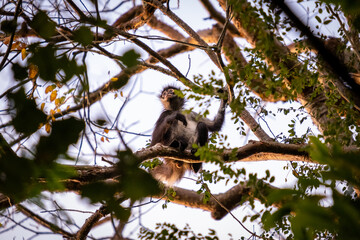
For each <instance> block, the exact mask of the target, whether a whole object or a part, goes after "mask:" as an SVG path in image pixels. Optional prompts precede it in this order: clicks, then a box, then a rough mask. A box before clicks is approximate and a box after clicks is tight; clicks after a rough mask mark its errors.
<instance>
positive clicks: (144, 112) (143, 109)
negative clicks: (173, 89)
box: [0, 0, 311, 239]
mask: <svg viewBox="0 0 360 240" xmlns="http://www.w3.org/2000/svg"><path fill="white" fill-rule="evenodd" d="M178 2H179V4H180V8H179V9H177V4H178ZM213 2H214V1H213ZM215 5H216V3H215ZM126 6H130V5H129V4H128V5H126ZM171 8H172V10H173V11H174V12H175V13H176V14H178V15H179V16H180V17H181V18H182V19H183V20H184V21H185V22H187V23H189V25H190V26H191V27H192V28H193V29H195V30H200V29H206V28H209V27H211V25H212V24H213V23H214V21H212V20H207V21H204V20H203V19H204V18H207V17H208V14H207V12H206V11H205V10H204V9H203V7H202V6H201V4H200V3H199V2H198V1H184V0H183V1H171ZM305 13H306V12H304V14H305ZM104 17H107V18H113V16H104ZM110 22H111V21H110ZM170 24H171V25H173V24H172V23H170ZM148 30H149V28H145V29H142V30H139V31H138V32H137V34H144V35H146V34H148V32H147V31H148ZM150 33H151V34H154V35H160V34H159V33H157V32H154V31H152V32H150ZM184 35H186V34H184ZM238 41H239V42H241V41H240V40H238ZM144 42H146V41H145V40H144ZM150 46H151V47H153V48H154V49H161V48H165V47H167V46H169V43H164V42H162V41H157V42H156V41H154V42H151V43H150ZM130 48H132V46H131V45H129V44H128V43H126V42H124V41H119V42H117V43H116V44H113V45H110V46H107V50H109V51H111V52H113V53H116V54H121V53H124V52H126V51H127V50H129V49H130ZM1 50H3V48H2V49H1ZM142 57H143V58H144V59H146V55H145V54H144V53H142ZM170 60H171V62H172V63H173V64H174V65H175V66H176V67H177V68H178V69H179V70H180V71H181V72H182V73H186V72H187V71H188V70H189V73H188V77H189V78H190V79H191V78H192V77H193V76H194V75H197V74H202V75H204V76H207V75H208V74H210V72H211V71H212V70H215V71H216V75H217V76H218V77H223V76H222V75H221V74H220V72H219V71H218V70H217V69H216V67H215V66H214V64H213V63H212V62H211V61H210V60H209V59H208V57H207V56H206V54H205V53H204V52H202V51H192V52H187V53H185V54H181V55H178V56H176V57H174V58H171V59H170ZM87 64H88V75H89V82H90V83H91V87H92V88H91V89H90V90H95V89H97V88H98V87H100V86H101V85H102V84H103V83H105V82H107V81H108V80H109V79H110V78H111V77H112V76H114V75H116V74H117V73H118V72H119V67H118V66H117V64H116V63H114V62H113V61H109V60H108V59H107V58H105V57H101V56H99V55H95V54H91V53H90V54H88V57H87ZM189 67H190V68H189ZM10 74H11V73H10V72H9V71H7V70H3V71H1V72H0V78H1V79H3V80H4V82H5V83H4V84H1V85H0V94H1V93H2V92H4V91H5V89H7V88H8V86H9V85H10V84H11V81H10V78H9V75H10ZM169 83H172V84H175V85H178V86H180V87H183V85H182V84H180V83H179V82H177V81H176V80H174V79H172V78H170V77H168V76H164V75H163V74H161V73H158V72H155V71H152V70H147V71H145V72H143V73H142V74H139V75H137V76H136V77H133V78H132V79H131V81H130V82H129V84H128V85H127V86H126V87H125V88H124V89H123V90H122V91H123V97H121V96H120V94H119V92H114V93H110V94H108V95H107V96H105V97H104V99H103V100H102V101H101V104H100V103H96V104H94V106H92V107H91V116H92V117H94V119H96V118H98V117H102V118H108V119H110V120H114V119H115V118H116V116H117V113H118V111H119V109H120V108H121V107H122V104H123V103H124V101H125V99H126V97H129V99H130V101H129V102H128V103H127V104H126V106H125V107H124V109H123V112H122V113H121V115H120V117H119V121H118V123H119V125H117V128H119V129H126V130H127V131H133V132H136V133H141V134H145V135H147V136H143V137H138V136H134V135H131V134H124V135H123V136H124V138H125V142H127V143H128V146H129V147H130V148H131V149H132V150H133V151H137V150H139V149H141V148H144V147H145V146H146V144H147V143H148V142H149V140H150V137H149V136H148V135H151V132H152V129H153V126H154V124H155V122H156V120H157V118H158V116H159V115H160V113H161V111H162V106H161V103H160V101H159V100H158V97H157V95H158V94H159V93H160V91H161V89H162V87H163V86H165V85H168V84H169ZM116 94H117V96H115V95H116ZM39 97H40V101H39V102H41V101H42V100H43V101H48V99H47V97H48V96H44V95H43V94H42V93H39ZM41 98H43V99H41ZM219 104H220V101H219V100H213V101H212V104H211V106H210V108H209V111H210V118H212V117H213V116H214V114H215V113H216V111H217V108H218V106H219ZM47 106H48V109H50V107H51V105H47ZM287 106H289V104H285V103H279V104H267V105H266V108H267V109H270V110H272V111H274V112H277V109H278V108H279V107H287ZM295 106H299V105H298V104H296V103H295ZM186 107H189V108H190V107H194V110H195V111H203V110H204V108H199V107H197V106H196V104H195V103H194V102H192V101H189V102H188V103H187V105H186ZM3 108H6V102H3V101H2V102H0V109H3ZM45 110H46V108H45ZM249 110H250V111H251V112H252V113H254V111H252V110H251V109H249ZM231 117H232V116H231V114H230V112H229V109H227V114H226V120H225V124H224V126H223V129H222V131H221V133H223V134H226V135H227V136H228V140H227V143H228V144H229V147H239V146H242V145H244V144H246V143H247V141H248V140H251V139H253V140H257V139H256V138H255V136H254V135H253V134H252V133H250V134H249V136H248V137H244V136H242V135H240V134H239V132H238V131H237V130H236V128H237V127H238V125H236V124H233V121H232V120H231ZM293 118H295V116H294V115H289V116H284V117H282V118H281V121H279V120H278V119H275V118H271V117H267V118H266V121H268V122H269V125H270V126H271V131H272V132H273V133H274V135H278V134H280V133H284V134H286V133H287V130H288V129H289V127H287V124H288V123H289V120H290V119H293ZM1 119H2V121H3V122H6V121H5V120H4V116H2V117H1ZM275 120H276V121H275ZM259 123H260V125H261V126H262V127H263V128H264V129H265V130H266V131H267V132H269V131H268V129H267V128H266V125H265V123H264V122H263V121H259ZM306 125H308V126H311V122H308V123H306ZM305 130H306V128H305V129H300V128H299V131H300V133H301V132H302V133H303V132H304V131H305ZM41 133H42V134H46V133H45V131H44V130H41ZM108 136H109V139H110V142H109V143H101V144H99V148H98V149H97V151H98V153H108V152H112V151H113V150H116V149H119V148H123V146H121V145H119V142H118V141H116V140H112V138H117V133H116V132H112V131H110V133H109V134H108ZM90 137H91V136H90ZM97 137H98V136H97ZM99 139H100V138H99V137H98V138H97V140H98V141H99ZM35 140H36V137H34V138H33V139H32V141H35ZM30 142H31V141H30ZM78 151H79V145H77V146H75V147H72V148H71V149H70V153H72V154H73V155H74V156H77V153H78ZM81 151H82V153H81V154H80V156H79V158H80V159H81V160H80V161H79V162H78V164H85V165H94V164H95V163H96V165H107V164H106V163H104V162H102V161H101V160H100V159H101V157H100V156H97V157H94V155H93V153H92V150H91V148H89V146H87V145H86V144H84V145H83V146H82V149H81ZM236 166H237V167H245V168H246V170H247V173H250V172H253V173H258V174H259V177H261V176H264V174H265V170H266V169H271V173H272V174H275V175H276V180H275V182H274V185H275V186H279V187H284V186H287V187H291V186H292V184H293V182H294V180H295V178H294V177H293V176H292V173H291V169H290V170H289V169H285V170H284V167H286V166H288V163H286V162H278V161H267V162H254V163H237V165H236ZM204 168H205V169H215V168H214V166H210V165H207V164H206V165H205V166H204ZM187 177H188V178H190V179H188V178H185V179H183V180H182V181H181V182H180V183H179V184H177V186H179V187H183V188H187V189H192V190H195V191H196V190H197V189H199V188H200V186H199V185H196V184H195V181H194V179H196V176H195V175H187ZM231 186H232V185H231V184H229V185H227V186H226V185H224V184H217V185H211V186H210V189H211V191H212V193H221V192H225V191H226V190H227V189H229V188H231ZM45 194H46V195H47V196H48V197H49V202H48V203H46V204H49V203H50V202H51V201H56V202H58V203H60V204H61V205H62V207H63V208H71V209H75V208H76V209H81V210H84V211H95V210H96V209H97V208H98V207H99V206H98V205H96V206H93V205H91V204H90V203H89V202H88V200H86V199H83V200H81V199H80V198H79V197H78V196H77V195H75V194H73V193H61V194H55V195H50V194H48V193H45ZM63 199H66V202H64V200H63ZM154 201H156V200H154ZM147 202H149V199H146V200H144V201H143V202H142V203H147ZM163 203H164V202H163V201H159V202H157V203H149V204H145V205H144V206H142V207H137V208H136V209H134V216H132V217H131V218H130V221H131V222H130V223H129V224H128V225H127V226H126V228H125V232H124V236H127V235H128V234H130V237H133V238H135V239H136V232H137V231H138V227H139V225H140V226H144V227H147V228H150V229H154V228H155V224H156V223H158V222H160V223H163V222H167V223H175V224H176V225H177V226H178V227H179V228H183V227H185V224H189V225H190V227H191V228H192V230H194V231H195V232H201V233H208V232H209V231H208V229H209V228H210V229H215V230H216V232H217V234H218V236H220V238H221V239H230V236H229V235H228V234H229V233H230V234H231V235H232V236H233V238H234V239H238V238H240V237H241V236H245V237H249V234H248V233H246V231H245V230H244V229H242V227H241V226H240V225H239V224H238V223H237V221H236V220H235V219H234V218H233V217H231V216H230V215H227V216H226V217H225V218H224V219H222V220H221V221H215V220H213V219H211V216H210V213H209V212H205V211H203V210H199V209H192V208H189V207H184V206H180V205H177V204H173V203H169V204H168V205H167V208H166V209H163V208H162V205H163ZM30 205H31V204H30ZM31 206H33V205H31ZM48 207H49V208H50V209H51V206H50V204H49V206H48ZM258 210H259V208H257V209H256V210H255V211H254V210H252V209H251V208H250V207H249V206H248V205H247V204H244V205H243V206H240V207H238V208H237V209H235V210H234V211H233V214H234V215H235V216H236V217H237V218H239V219H240V220H242V218H243V217H244V216H245V215H246V214H251V215H253V214H254V213H255V212H256V211H258ZM49 214H50V213H45V212H42V213H41V214H40V215H41V216H43V217H46V216H48V215H49ZM68 214H69V216H71V218H73V219H76V220H77V222H78V224H82V222H83V221H84V220H85V219H86V218H87V217H89V215H88V214H84V213H76V212H69V213H68ZM15 218H16V219H22V218H23V217H22V216H21V217H20V218H19V216H15ZM32 224H33V223H32ZM244 224H245V226H246V227H247V228H248V229H250V230H251V231H255V232H256V233H257V234H261V232H259V229H258V226H257V223H251V222H249V221H247V222H245V223H244ZM1 231H2V229H1V228H0V232H1ZM91 234H92V235H93V236H95V237H98V236H104V235H105V236H112V235H113V227H112V226H111V224H107V225H106V226H101V227H98V228H96V229H95V230H94V231H92V232H91ZM31 235H32V234H31V233H29V232H27V231H24V230H22V229H20V228H15V229H14V230H13V231H9V232H7V233H5V234H2V235H0V236H2V237H4V239H12V238H13V237H14V239H22V237H25V238H27V237H29V236H31ZM47 238H49V236H48V235H42V236H39V237H37V238H36V239H47ZM51 239H62V237H61V236H57V237H54V236H51Z"/></svg>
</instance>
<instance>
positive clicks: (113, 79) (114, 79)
mask: <svg viewBox="0 0 360 240" xmlns="http://www.w3.org/2000/svg"><path fill="white" fill-rule="evenodd" d="M110 80H111V81H112V82H116V81H117V80H119V78H116V77H113V78H111V79H110Z"/></svg>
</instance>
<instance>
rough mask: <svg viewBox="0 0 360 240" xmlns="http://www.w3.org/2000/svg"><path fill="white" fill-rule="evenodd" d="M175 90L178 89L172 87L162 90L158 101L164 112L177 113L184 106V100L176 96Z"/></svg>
mask: <svg viewBox="0 0 360 240" xmlns="http://www.w3.org/2000/svg"><path fill="white" fill-rule="evenodd" d="M176 90H180V89H179V88H177V87H173V86H167V87H165V88H164V89H163V90H162V92H161V95H160V101H161V103H162V104H163V106H164V108H165V110H171V111H177V110H180V109H181V108H182V107H183V106H184V98H181V97H179V96H178V95H176V93H175V91H176Z"/></svg>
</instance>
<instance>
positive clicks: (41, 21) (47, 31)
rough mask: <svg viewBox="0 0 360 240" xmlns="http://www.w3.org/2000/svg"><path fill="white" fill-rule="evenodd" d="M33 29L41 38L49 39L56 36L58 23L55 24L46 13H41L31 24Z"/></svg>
mask: <svg viewBox="0 0 360 240" xmlns="http://www.w3.org/2000/svg"><path fill="white" fill-rule="evenodd" d="M30 27H31V28H33V29H34V30H35V31H36V32H37V33H38V34H39V35H40V36H41V37H43V38H45V39H49V38H50V37H52V36H53V35H54V34H55V27H56V23H55V22H53V21H52V20H51V19H50V18H49V16H48V15H47V14H46V12H44V11H39V12H38V13H37V14H36V15H35V16H34V18H33V20H32V21H31V23H30Z"/></svg>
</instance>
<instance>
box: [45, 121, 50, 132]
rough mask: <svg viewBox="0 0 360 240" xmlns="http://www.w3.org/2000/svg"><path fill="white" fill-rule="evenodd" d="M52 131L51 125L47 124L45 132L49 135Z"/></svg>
mask: <svg viewBox="0 0 360 240" xmlns="http://www.w3.org/2000/svg"><path fill="white" fill-rule="evenodd" d="M50 129H51V126H50V123H47V124H45V131H46V132H47V133H50Z"/></svg>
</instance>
